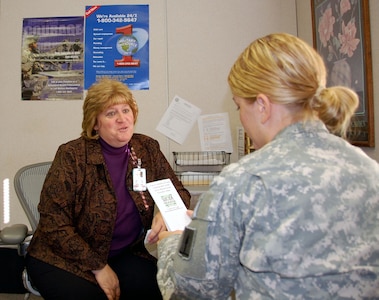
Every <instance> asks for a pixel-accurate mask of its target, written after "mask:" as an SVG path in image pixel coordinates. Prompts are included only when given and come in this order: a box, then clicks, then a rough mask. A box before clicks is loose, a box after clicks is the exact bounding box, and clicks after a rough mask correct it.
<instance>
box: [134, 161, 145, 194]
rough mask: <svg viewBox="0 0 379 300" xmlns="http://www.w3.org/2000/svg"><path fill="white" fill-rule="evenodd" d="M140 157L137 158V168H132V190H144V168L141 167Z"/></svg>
mask: <svg viewBox="0 0 379 300" xmlns="http://www.w3.org/2000/svg"><path fill="white" fill-rule="evenodd" d="M141 165H142V163H141V159H140V158H139V159H138V164H137V168H134V169H133V191H135V192H143V191H146V188H147V187H146V169H144V168H141Z"/></svg>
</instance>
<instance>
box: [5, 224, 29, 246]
mask: <svg viewBox="0 0 379 300" xmlns="http://www.w3.org/2000/svg"><path fill="white" fill-rule="evenodd" d="M27 235H28V227H27V226H26V225H24V224H14V225H11V226H8V227H5V228H3V229H2V230H1V231H0V240H1V241H2V242H3V243H5V244H9V245H17V244H21V243H22V242H23V241H24V239H25V238H26V236H27Z"/></svg>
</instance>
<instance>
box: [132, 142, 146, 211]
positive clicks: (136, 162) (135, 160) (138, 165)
mask: <svg viewBox="0 0 379 300" xmlns="http://www.w3.org/2000/svg"><path fill="white" fill-rule="evenodd" d="M128 149H129V148H128ZM128 152H129V153H130V158H131V159H132V164H133V166H134V167H135V168H141V165H142V161H141V159H140V158H137V155H136V153H135V151H134V149H133V147H130V151H128ZM139 193H140V195H141V198H142V201H143V204H144V206H145V210H149V205H148V204H147V201H146V197H145V193H144V192H143V191H139Z"/></svg>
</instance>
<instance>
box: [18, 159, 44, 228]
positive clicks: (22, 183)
mask: <svg viewBox="0 0 379 300" xmlns="http://www.w3.org/2000/svg"><path fill="white" fill-rule="evenodd" d="M50 166H51V162H42V163H36V164H32V165H28V166H25V167H23V168H21V169H20V170H18V171H17V173H16V175H15V176H14V188H15V190H16V194H17V197H18V199H19V201H20V203H21V206H22V208H23V209H24V211H25V213H26V216H27V217H28V220H29V223H30V226H31V227H32V232H34V231H35V230H36V228H37V225H38V221H39V212H38V203H39V200H40V195H41V190H42V186H43V183H44V181H45V177H46V174H47V172H48V171H49V169H50Z"/></svg>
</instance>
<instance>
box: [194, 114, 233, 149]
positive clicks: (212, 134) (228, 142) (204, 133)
mask: <svg viewBox="0 0 379 300" xmlns="http://www.w3.org/2000/svg"><path fill="white" fill-rule="evenodd" d="M198 125H199V131H200V142H201V151H225V152H226V153H232V152H233V145H232V137H231V134H230V127H229V116H228V113H219V114H212V115H202V116H201V117H199V119H198Z"/></svg>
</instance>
